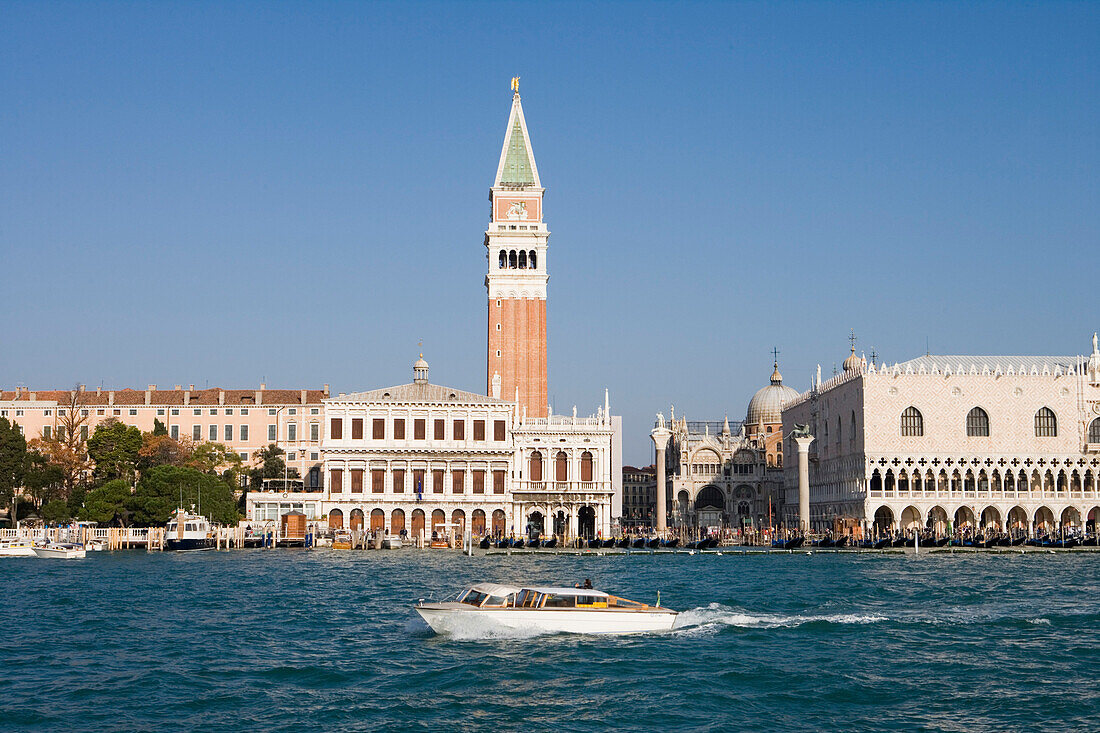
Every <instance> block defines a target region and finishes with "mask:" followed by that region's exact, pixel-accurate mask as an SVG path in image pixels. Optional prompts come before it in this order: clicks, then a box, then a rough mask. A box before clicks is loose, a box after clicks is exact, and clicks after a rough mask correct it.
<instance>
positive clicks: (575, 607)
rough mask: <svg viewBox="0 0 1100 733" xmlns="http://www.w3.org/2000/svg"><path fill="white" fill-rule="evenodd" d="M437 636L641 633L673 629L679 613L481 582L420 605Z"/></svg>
mask: <svg viewBox="0 0 1100 733" xmlns="http://www.w3.org/2000/svg"><path fill="white" fill-rule="evenodd" d="M414 609H415V611H416V612H417V614H419V615H420V617H421V618H423V619H424V621H425V622H426V623H427V624H428V626H430V627H431V629H432V630H433V631H434V632H436V633H437V634H448V633H456V632H457V633H469V632H470V631H471V630H476V629H477V628H478V627H479V626H484V627H485V628H487V629H489V630H492V629H499V628H504V629H512V630H523V631H529V630H533V631H543V632H563V633H574V634H637V633H644V632H649V631H668V630H670V629H671V628H672V626H673V624H674V623H675V622H676V617H677V615H678V614H677V612H676V611H673V610H671V609H668V608H662V607H661V606H660V603H659V601H658V605H655V606H650V605H647V604H645V603H638V602H636V601H631V600H627V599H626V598H620V597H619V596H613V595H611V594H609V593H605V592H603V591H598V590H592V589H586V588H555V587H542V586H534V587H526V588H522V587H519V586H511V585H497V584H495V583H478V584H477V585H474V586H472V587H470V588H468V589H467V590H465V591H463V592H462V593H461V594H459V596H458V598H457V599H456V600H455V601H450V602H445V603H426V602H424V601H423V600H421V601H420V602H418V603H417V604H416V606H414Z"/></svg>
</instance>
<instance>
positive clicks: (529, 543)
mask: <svg viewBox="0 0 1100 733" xmlns="http://www.w3.org/2000/svg"><path fill="white" fill-rule="evenodd" d="M538 546H539V538H538V537H532V538H531V539H529V540H527V542H525V543H523V547H538Z"/></svg>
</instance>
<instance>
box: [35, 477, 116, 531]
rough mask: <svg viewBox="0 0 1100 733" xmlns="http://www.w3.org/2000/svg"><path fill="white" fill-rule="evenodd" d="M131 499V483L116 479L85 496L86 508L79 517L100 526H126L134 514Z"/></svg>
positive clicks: (84, 507) (83, 507)
mask: <svg viewBox="0 0 1100 733" xmlns="http://www.w3.org/2000/svg"><path fill="white" fill-rule="evenodd" d="M131 498H132V497H131V493H130V482H129V481H126V480H125V479H114V480H112V481H108V482H107V483H105V484H103V485H102V486H100V487H99V488H97V489H92V490H91V491H89V492H88V493H87V494H86V495H85V496H84V506H82V507H81V508H80V512H79V513H78V514H77V516H78V517H80V518H81V519H83V520H85V521H87V522H97V523H99V524H112V523H115V522H117V523H118V524H121V525H122V526H126V523H127V521H128V520H129V518H130V515H131V513H132V512H131V510H130V508H129V507H130V503H131ZM66 508H67V507H66ZM43 518H45V515H43Z"/></svg>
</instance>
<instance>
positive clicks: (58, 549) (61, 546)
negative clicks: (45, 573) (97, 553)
mask: <svg viewBox="0 0 1100 733" xmlns="http://www.w3.org/2000/svg"><path fill="white" fill-rule="evenodd" d="M34 554H35V555H38V556H39V557H45V558H49V559H56V560H75V559H79V558H82V557H84V556H85V555H86V554H87V552H86V551H85V550H84V545H79V544H76V543H75V542H47V543H46V544H44V545H35V547H34Z"/></svg>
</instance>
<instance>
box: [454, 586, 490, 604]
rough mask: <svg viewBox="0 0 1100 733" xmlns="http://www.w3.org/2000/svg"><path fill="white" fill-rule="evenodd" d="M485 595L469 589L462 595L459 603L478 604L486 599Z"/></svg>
mask: <svg viewBox="0 0 1100 733" xmlns="http://www.w3.org/2000/svg"><path fill="white" fill-rule="evenodd" d="M486 597H487V596H486V595H485V594H484V593H482V592H481V591H476V590H474V589H472V588H471V589H470V590H469V591H467V592H466V595H464V596H463V597H462V600H461V601H460V603H469V604H470V605H471V606H480V605H481V602H482V601H484V600H485V599H486Z"/></svg>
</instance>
